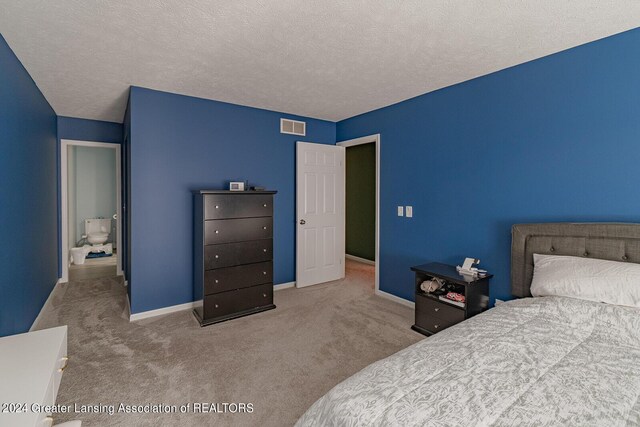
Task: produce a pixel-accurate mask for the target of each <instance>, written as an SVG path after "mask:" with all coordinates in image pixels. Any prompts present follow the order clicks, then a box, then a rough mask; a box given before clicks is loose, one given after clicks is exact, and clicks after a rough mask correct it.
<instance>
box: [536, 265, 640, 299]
mask: <svg viewBox="0 0 640 427" xmlns="http://www.w3.org/2000/svg"><path fill="white" fill-rule="evenodd" d="M533 264H534V268H533V281H532V282H531V295H533V296H534V297H541V296H562V297H570V298H579V299H584V300H589V301H596V302H604V303H607V304H616V305H625V306H629V307H638V308H640V264H634V263H630V262H617V261H606V260H602V259H591V258H580V257H574V256H558V255H540V254H533Z"/></svg>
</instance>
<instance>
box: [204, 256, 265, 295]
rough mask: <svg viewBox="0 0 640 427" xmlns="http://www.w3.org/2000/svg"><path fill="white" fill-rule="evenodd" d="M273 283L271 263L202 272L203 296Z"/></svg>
mask: <svg viewBox="0 0 640 427" xmlns="http://www.w3.org/2000/svg"><path fill="white" fill-rule="evenodd" d="M264 283H273V265H272V264H271V262H261V263H258V264H248V265H239V266H237V267H226V268H219V269H217V270H208V271H205V272H204V293H205V295H209V294H214V293H218V292H225V291H229V290H232V289H240V288H248V287H250V286H255V285H262V284H264Z"/></svg>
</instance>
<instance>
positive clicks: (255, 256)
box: [204, 239, 273, 270]
mask: <svg viewBox="0 0 640 427" xmlns="http://www.w3.org/2000/svg"><path fill="white" fill-rule="evenodd" d="M272 258H273V240H271V239H265V240H252V241H249V242H240V243H223V244H221V245H207V246H205V247H204V269H205V270H212V269H214V268H222V267H231V266H234V265H242V264H252V263H255V262H263V261H271V259H272Z"/></svg>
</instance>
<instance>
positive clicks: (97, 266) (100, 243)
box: [60, 140, 122, 282]
mask: <svg viewBox="0 0 640 427" xmlns="http://www.w3.org/2000/svg"><path fill="white" fill-rule="evenodd" d="M60 160H61V161H60V166H61V168H60V169H61V171H60V172H61V173H60V177H61V183H60V184H61V185H60V189H61V203H62V206H61V213H62V215H61V217H62V218H61V219H62V221H61V222H62V224H61V225H62V227H61V248H60V249H61V253H62V278H61V280H62V282H68V281H76V280H86V279H97V278H101V277H112V276H115V275H121V274H122V261H121V259H122V255H121V253H122V251H121V250H120V244H121V241H122V238H121V236H122V226H121V215H120V211H121V179H120V171H121V167H120V145H118V144H108V143H101V142H88V141H75V140H62V141H61V153H60Z"/></svg>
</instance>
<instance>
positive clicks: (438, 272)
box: [411, 262, 493, 335]
mask: <svg viewBox="0 0 640 427" xmlns="http://www.w3.org/2000/svg"><path fill="white" fill-rule="evenodd" d="M411 270H412V271H414V272H415V274H416V279H415V289H416V323H415V325H413V326H412V327H411V329H413V330H414V331H417V332H420V333H421V334H424V335H433V334H435V333H437V332H440V331H442V330H443V329H446V328H448V327H450V326H453V325H455V324H456V323H460V322H462V321H463V320H465V319H468V318H470V317H472V316H475V315H476V314H478V313H481V312H483V311H485V310H486V309H487V308H488V307H489V279H491V278H492V277H493V275H490V274H488V275H486V276H485V277H471V276H463V275H461V274H460V273H458V272H457V271H456V267H455V266H453V265H448V264H440V263H437V262H432V263H429V264H423V265H418V266H415V267H411ZM434 277H437V278H438V279H442V280H444V281H445V282H446V283H447V284H449V286H450V287H452V288H455V291H456V292H458V293H461V294H463V295H464V296H465V302H464V304H463V306H462V307H459V306H458V305H454V304H452V303H449V302H446V301H442V300H441V299H440V298H439V296H438V295H435V294H431V293H425V292H423V291H422V289H420V284H421V283H422V282H423V281H425V280H430V279H432V278H434Z"/></svg>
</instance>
